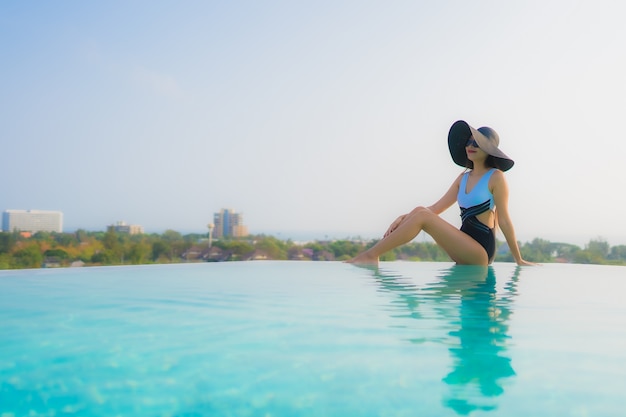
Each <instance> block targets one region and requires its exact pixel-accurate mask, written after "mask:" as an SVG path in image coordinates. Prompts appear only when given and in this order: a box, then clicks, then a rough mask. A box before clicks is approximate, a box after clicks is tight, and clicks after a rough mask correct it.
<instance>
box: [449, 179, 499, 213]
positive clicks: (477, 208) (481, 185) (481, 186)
mask: <svg viewBox="0 0 626 417" xmlns="http://www.w3.org/2000/svg"><path fill="white" fill-rule="evenodd" d="M494 172H496V169H495V168H492V169H490V170H489V171H487V172H486V173H485V174H484V175H483V176H482V177H481V178H480V179H479V180H478V182H477V183H476V185H475V186H474V188H472V191H470V192H469V193H467V192H466V190H467V178H468V177H469V172H466V173H465V174H463V177H462V178H461V185H460V186H459V193H458V195H457V201H458V202H459V207H461V219H462V220H463V221H465V220H466V219H467V218H469V217H474V216H477V215H479V214H481V213H484V212H486V211H487V210H493V207H494V206H495V202H494V201H493V194H491V191H489V178H491V176H492V175H493V173H494Z"/></svg>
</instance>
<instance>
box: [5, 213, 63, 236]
mask: <svg viewBox="0 0 626 417" xmlns="http://www.w3.org/2000/svg"><path fill="white" fill-rule="evenodd" d="M2 230H3V231H4V232H15V231H17V232H31V233H37V232H57V233H62V232H63V213H61V212H60V211H44V210H6V211H5V212H4V213H2Z"/></svg>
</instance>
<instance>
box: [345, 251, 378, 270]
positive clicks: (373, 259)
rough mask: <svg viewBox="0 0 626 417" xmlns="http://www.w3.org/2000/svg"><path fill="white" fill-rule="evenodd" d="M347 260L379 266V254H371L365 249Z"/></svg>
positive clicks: (355, 263) (353, 262)
mask: <svg viewBox="0 0 626 417" xmlns="http://www.w3.org/2000/svg"><path fill="white" fill-rule="evenodd" d="M346 262H347V263H349V264H354V265H371V266H378V256H371V255H369V254H368V253H367V251H365V252H363V253H360V254H358V255H357V256H355V257H354V258H352V259H350V260H348V261H346Z"/></svg>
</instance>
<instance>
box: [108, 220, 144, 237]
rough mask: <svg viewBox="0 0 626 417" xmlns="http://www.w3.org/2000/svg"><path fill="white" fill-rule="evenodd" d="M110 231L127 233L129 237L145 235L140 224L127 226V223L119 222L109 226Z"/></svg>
mask: <svg viewBox="0 0 626 417" xmlns="http://www.w3.org/2000/svg"><path fill="white" fill-rule="evenodd" d="M109 229H112V230H114V231H115V232H117V233H127V234H129V235H143V233H144V231H143V226H140V225H138V224H126V222H123V221H122V222H117V223H115V224H114V225H111V226H109Z"/></svg>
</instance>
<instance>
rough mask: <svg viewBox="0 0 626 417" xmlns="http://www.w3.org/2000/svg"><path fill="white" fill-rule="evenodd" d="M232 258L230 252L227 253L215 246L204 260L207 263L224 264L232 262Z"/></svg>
mask: <svg viewBox="0 0 626 417" xmlns="http://www.w3.org/2000/svg"><path fill="white" fill-rule="evenodd" d="M231 256H232V255H231V253H230V252H226V251H224V250H222V249H220V248H217V247H215V246H213V247H212V248H211V249H209V250H208V251H207V253H206V257H205V258H204V260H205V261H207V262H224V261H228V260H230V258H231Z"/></svg>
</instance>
